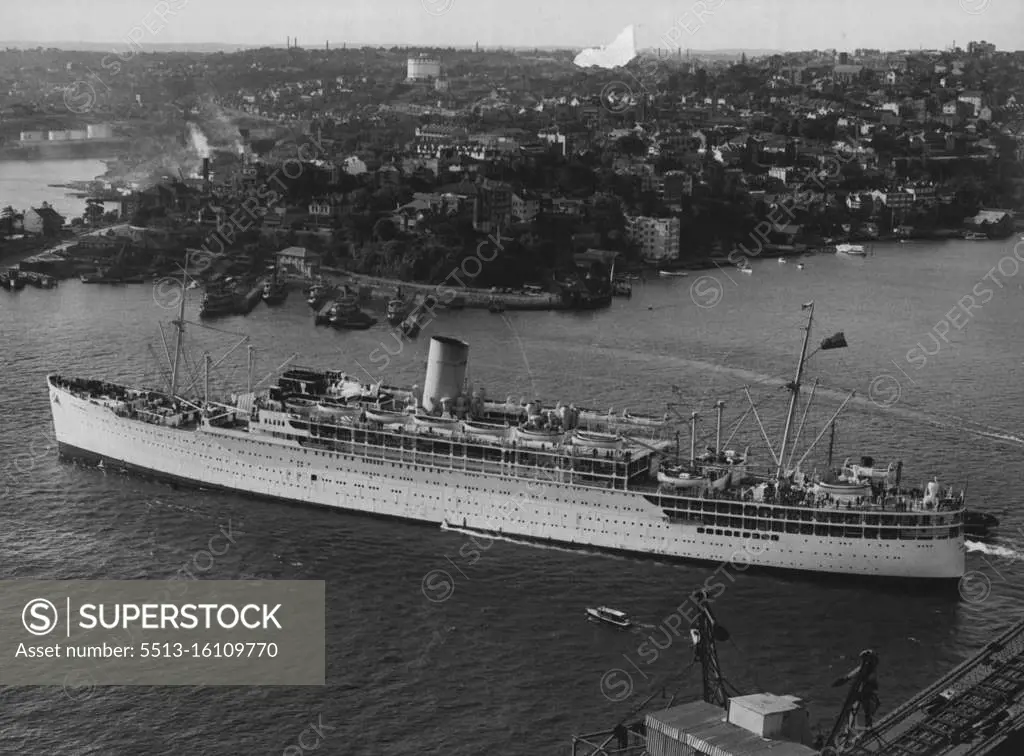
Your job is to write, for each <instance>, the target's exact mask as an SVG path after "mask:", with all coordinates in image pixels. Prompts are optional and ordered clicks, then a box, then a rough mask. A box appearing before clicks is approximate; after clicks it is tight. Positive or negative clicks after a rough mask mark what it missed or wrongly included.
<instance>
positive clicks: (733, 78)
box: [0, 40, 1024, 287]
mask: <svg viewBox="0 0 1024 756" xmlns="http://www.w3.org/2000/svg"><path fill="white" fill-rule="evenodd" d="M1022 70H1024V52H1002V51H997V50H996V49H995V47H994V46H993V45H991V44H988V43H986V42H971V43H969V44H968V45H967V46H966V47H965V48H961V47H953V48H951V49H948V50H932V51H913V52H906V51H904V52H883V51H879V50H852V51H835V50H828V51H811V52H801V53H788V54H777V55H771V56H767V57H760V58H751V59H748V58H747V57H746V55H741V56H739V57H738V58H736V57H730V56H718V57H714V56H704V57H702V58H699V59H698V58H696V57H691V56H690V54H689V53H687V52H685V51H683V50H654V51H648V52H647V53H645V54H644V55H642V56H641V57H639V58H637V59H635V60H633V61H632V62H630V63H629V64H628V65H627V66H625V67H621V68H617V69H614V70H602V69H591V70H589V71H586V72H584V71H581V70H580V69H579V68H578V67H576V66H574V65H573V63H572V53H571V52H570V51H553V52H552V51H540V50H538V51H522V50H519V51H493V50H490V51H481V50H479V49H476V50H454V49H441V50H413V49H407V48H401V49H400V48H391V49H383V48H377V49H371V48H361V49H345V48H341V49H334V48H332V47H331V46H330V44H329V43H328V44H327V45H326V46H325V47H324V48H322V49H304V48H302V47H299V46H298V44H297V43H296V42H295V41H294V40H289V41H288V46H287V48H286V49H280V48H278V49H272V48H264V49H260V50H248V51H242V52H236V53H231V54H223V53H218V54H213V55H201V54H196V53H166V54H163V53H154V54H149V55H146V56H134V55H127V56H121V57H113V56H110V55H106V56H102V55H100V54H93V53H84V52H68V51H59V50H43V49H38V50H35V51H19V52H18V53H17V54H14V52H12V51H7V52H6V53H0V139H2V140H3V142H2V144H0V150H2V156H3V158H4V159H12V158H14V159H18V158H21V159H24V158H26V157H42V158H46V157H48V156H50V155H51V154H52V155H57V156H60V155H64V154H66V153H67V151H68V150H72V149H74V148H75V146H76V145H82V146H83V148H84V147H90V148H91V149H93V150H97V149H99V150H101V152H103V151H104V150H105V152H104V155H105V156H106V157H109V158H110V159H109V160H108V161H107V164H108V166H109V170H108V172H107V175H106V176H103V177H98V180H97V181H95V182H92V183H87V184H85V185H81V186H76V187H74V188H75V189H77V190H79V191H80V192H82V194H83V196H87V197H88V209H87V211H86V213H85V215H84V216H82V217H80V218H66V219H65V218H60V217H59V216H57V217H54V216H56V213H54V211H53V210H52V209H50V208H47V207H33V208H28V207H25V208H22V207H18V206H17V205H16V204H15V203H11V199H10V198H8V199H7V201H6V202H5V203H4V204H6V205H8V207H6V208H4V209H3V210H2V211H0V237H6V238H7V241H6V242H0V254H4V251H5V250H7V252H8V253H9V252H10V251H11V250H14V251H24V250H25V249H34V248H35V247H36V246H38V245H39V244H44V242H45V243H46V244H48V243H49V242H50V240H52V239H53V238H56V237H60V236H62V235H67V234H68V233H69V231H73V232H77V233H79V234H81V233H82V232H85V231H88V230H94V229H96V228H106V227H108V226H112V225H113V224H117V223H120V224H121V225H120V226H118V228H119V229H120V230H117V231H115V230H111V231H108V232H106V233H104V234H99V235H93V236H91V237H81V239H82V240H85V239H89V240H88V241H80V242H79V244H78V246H82V245H83V244H84V246H86V247H88V251H89V255H88V259H89V261H88V265H89V266H95V264H96V256H97V255H102V254H109V255H115V254H116V255H120V256H121V258H125V257H126V252H125V250H126V247H127V249H128V252H127V259H129V260H131V259H135V258H143V259H144V260H145V266H144V267H149V266H150V265H151V264H153V256H154V254H157V256H158V257H160V258H161V260H162V261H163V262H166V260H163V258H167V259H170V258H172V257H174V256H175V255H177V254H179V253H180V251H181V250H183V249H185V248H202V249H205V250H206V251H207V252H209V253H211V254H214V255H217V256H222V257H224V258H225V259H233V260H235V261H236V262H237V260H239V259H243V260H248V261H249V263H250V264H251V265H252V266H257V267H258V269H260V270H262V266H264V265H265V263H266V260H267V259H269V258H271V257H273V255H275V254H276V253H277V252H278V251H280V250H282V249H293V248H299V249H302V250H304V254H306V255H308V257H309V259H315V260H316V261H317V263H318V264H322V265H323V266H325V267H327V268H331V269H339V270H346V271H349V272H353V273H360V274H365V275H370V276H379V277H383V278H387V279H396V280H403V281H419V282H437V281H439V280H441V279H443V278H444V277H445V276H446V275H447V274H448V272H449V271H450V270H451V269H452V267H453V265H454V266H456V267H457V266H458V265H459V264H460V262H461V261H463V260H464V259H466V258H467V257H470V256H472V255H474V254H475V253H476V250H477V249H478V247H479V245H480V244H481V243H482V242H484V241H486V240H488V239H491V240H496V241H495V242H494V243H495V244H496V246H497V248H498V250H497V252H496V255H495V259H494V262H490V263H488V265H486V266H484V269H483V270H482V271H481V273H480V275H479V278H478V279H477V280H475V282H474V285H476V286H481V287H492V286H502V287H521V286H522V285H523V284H524V283H527V282H543V283H544V284H545V285H550V284H551V283H552V282H553V281H556V280H559V279H564V277H565V276H566V275H572V274H575V273H578V272H580V270H581V266H582V268H584V269H587V270H588V271H589V270H590V269H591V267H592V266H594V265H597V266H600V267H604V268H606V267H607V265H608V264H609V263H611V261H613V260H614V261H615V263H614V264H616V265H618V266H619V270H620V271H626V270H637V269H639V268H642V267H645V266H646V267H655V268H659V269H663V270H665V269H674V268H700V267H707V266H709V265H711V264H715V263H722V262H724V261H725V260H727V259H730V260H731V259H732V257H730V255H732V256H733V257H734V256H735V253H736V252H737V250H738V251H740V252H741V253H742V254H744V255H747V256H756V255H759V254H762V253H764V254H771V255H778V256H784V255H789V254H803V253H806V252H808V251H815V250H820V249H822V248H826V247H828V245H834V244H836V243H845V242H849V241H867V242H871V241H874V240H886V239H907V240H910V239H917V238H919V239H941V238H948V237H962V236H964V235H967V234H970V235H973V237H969V238H1004V237H1007V236H1009V235H1011V234H1012V233H1013V232H1014V230H1015V229H1016V228H1018V227H1020V221H1018V220H1017V219H1016V217H1015V214H1016V213H1018V212H1019V211H1020V210H1021V209H1022V208H1024V170H1022V162H1021V161H1022V158H1024V73H1022ZM96 72H100V73H96ZM101 77H104V78H101ZM67 154H72V153H67ZM73 154H77V153H73ZM76 238H78V237H76ZM590 272H593V271H590ZM603 275H604V273H601V274H600V276H603ZM600 276H599V277H600Z"/></svg>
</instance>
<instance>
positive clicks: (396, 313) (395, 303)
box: [386, 299, 406, 326]
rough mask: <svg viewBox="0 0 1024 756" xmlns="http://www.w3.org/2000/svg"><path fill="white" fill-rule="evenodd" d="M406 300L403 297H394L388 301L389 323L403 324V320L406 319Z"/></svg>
mask: <svg viewBox="0 0 1024 756" xmlns="http://www.w3.org/2000/svg"><path fill="white" fill-rule="evenodd" d="M405 316H406V313H405V301H404V300H402V299H392V300H391V301H389V302H388V308H387V313H386V317H387V319H388V323H390V324H391V325H393V326H396V325H401V323H402V321H403V320H405Z"/></svg>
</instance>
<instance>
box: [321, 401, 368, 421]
mask: <svg viewBox="0 0 1024 756" xmlns="http://www.w3.org/2000/svg"><path fill="white" fill-rule="evenodd" d="M316 411H317V412H320V413H321V414H324V415H331V416H333V417H355V416H356V415H359V414H360V413H361V412H362V411H363V408H362V407H360V406H359V405H347V404H342V403H340V402H338V403H335V402H325V401H321V402H320V403H319V404H317V405H316Z"/></svg>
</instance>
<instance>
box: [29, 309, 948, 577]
mask: <svg viewBox="0 0 1024 756" xmlns="http://www.w3.org/2000/svg"><path fill="white" fill-rule="evenodd" d="M182 315H183V313H182ZM176 325H177V326H178V329H179V338H178V342H177V345H176V352H175V359H174V365H175V367H174V369H173V370H172V377H171V389H170V391H168V392H157V391H152V390H147V389H137V388H131V387H127V386H121V385H116V384H110V383H104V382H99V381H91V380H82V379H77V378H70V377H62V376H58V375H50V376H48V378H47V381H48V386H49V394H50V407H51V411H52V414H53V422H54V428H55V431H56V438H57V441H58V443H59V446H60V450H61V453H62V454H63V455H65V456H73V457H83V458H87V459H91V460H103V461H105V463H106V464H107V466H113V467H120V468H124V469H128V470H136V471H141V472H144V473H148V474H153V475H155V476H158V477H162V478H166V479H172V480H177V481H179V482H186V483H190V484H194V485H198V486H202V487H208V488H219V489H225V490H230V491H236V492H239V493H246V494H252V495H258V496H261V497H271V498H274V499H279V500H283V501H288V502H294V503H302V504H315V505H320V506H325V507H333V508H338V509H343V510H349V511H356V512H363V513H368V514H373V515H377V516H387V517H396V518H402V519H406V520H414V521H421V522H427V523H433V524H437V525H441V526H449V527H456V528H462V529H465V530H469V531H473V532H479V533H483V534H490V535H496V534H502V535H504V536H509V537H513V538H521V539H524V540H533V541H545V542H554V543H561V544H569V545H572V546H576V547H585V548H596V549H605V550H613V551H618V552H627V553H636V554H648V555H657V556H659V557H664V558H679V559H687V560H699V561H707V562H721V561H738V560H740V561H743V562H744V563H750V564H753V565H756V566H762V567H769V568H780V569H787V570H798V571H810V572H826V573H835V574H839V575H853V576H875V577H891V578H915V579H922V578H923V579H934V580H955V579H958V578H960V577H961V576H962V575H963V573H964V530H963V521H964V512H965V505H964V497H963V494H962V493H961V494H960V495H959V496H956V495H954V494H953V492H952V490H950V489H947V490H945V491H944V490H942V489H941V487H940V486H939V483H938V482H937V481H935V482H933V483H931V484H928V487H927V490H925V491H919V490H917V491H911V490H905V489H903V488H901V487H900V485H899V477H900V471H901V468H900V467H896V466H892V465H890V466H889V467H888V468H885V469H880V468H875V467H873V465H868V466H864V465H853V464H849V463H847V464H846V465H844V466H843V469H842V470H841V471H839V472H840V473H841V475H840V476H839V477H838V478H836V477H833V478H831V479H829V480H825V479H816V478H814V477H813V476H810V475H807V474H804V473H802V472H801V471H800V470H799V464H798V465H797V469H794V470H786V471H783V470H782V468H781V466H780V467H779V468H778V469H777V470H773V471H769V472H765V473H757V472H754V470H753V468H752V466H751V465H750V464H749V461H748V459H747V457H746V455H745V454H744V455H737V454H735V453H733V452H730V453H726V452H724V451H722V450H721V449H720V448H716V449H713V450H712V449H709V453H708V454H707V455H703V456H702V457H700V458H697V455H696V453H695V452H694V451H693V443H692V442H691V455H690V464H689V465H688V466H686V467H685V468H683V467H671V466H669V465H668V464H667V462H668V461H669V459H670V457H671V456H672V454H673V450H674V449H675V450H676V451H678V450H677V447H676V446H675V444H674V443H673V441H672V440H670V439H671V438H672V437H673V436H674V435H675V434H674V432H672V431H671V429H670V428H669V426H668V421H667V416H666V417H650V416H637V415H630V414H629V413H623V414H622V415H611V414H610V413H602V412H596V411H591V410H586V409H583V408H577V407H575V406H573V405H570V406H562V405H561V404H559V405H557V406H555V407H550V408H545V407H544V406H543V405H542V404H541V402H539V401H534V402H531V403H529V404H525V405H524V403H522V402H513V401H512V400H511V397H510V398H509V399H508V400H506V401H492V400H490V399H488V398H487V396H486V395H485V393H484V391H483V390H482V389H480V390H478V391H475V392H474V391H470V390H468V389H467V387H466V382H465V377H466V368H467V364H468V355H469V347H468V345H466V344H465V343H463V342H461V341H458V340H456V339H451V338H446V337H434V338H432V339H431V344H430V352H429V358H428V365H427V370H426V376H425V380H424V385H423V389H422V391H421V390H419V389H418V388H417V387H412V388H401V387H393V386H384V385H381V384H376V385H364V384H361V383H360V382H359V381H358V380H355V379H354V378H352V377H350V376H348V375H346V374H344V373H341V372H337V371H321V370H312V369H293V370H290V371H288V372H287V373H285V374H284V375H283V376H282V377H281V378H280V379H279V381H278V385H277V386H275V387H273V388H271V389H269V390H266V391H262V392H258V393H254V392H248V393H242V394H239V395H234V396H232V397H231V401H230V402H228V403H219V402H215V401H212V400H211V399H210V398H209V396H206V397H204V398H202V399H195V400H190V399H186V398H185V397H183V396H179V395H178V393H177V391H176V384H177V372H178V370H177V364H178V358H179V356H180V354H181V349H182V345H181V342H182V336H183V334H184V318H183V316H182V317H180V318H179V320H178V321H176ZM810 327H811V320H810V316H809V318H808V323H807V332H808V335H809V333H810ZM844 345H845V344H844ZM806 346H807V339H806V338H805V340H804V353H803V354H802V355H801V364H800V368H799V369H798V379H797V381H796V382H794V383H795V388H794V404H793V405H792V406H791V411H790V421H791V420H792V416H793V412H792V410H793V408H794V407H795V399H796V394H795V392H796V391H798V390H799V385H798V384H799V375H800V373H801V372H802V367H803V360H804V355H805V354H806ZM791 387H793V384H791ZM788 433H789V423H787V431H786V434H787V435H788ZM719 447H720V441H719ZM782 450H783V451H784V450H785V435H784V437H783V449H782ZM773 456H776V457H777V458H778V459H784V458H785V457H784V456H783V455H782V454H779V455H775V453H774V452H773ZM805 456H806V455H805Z"/></svg>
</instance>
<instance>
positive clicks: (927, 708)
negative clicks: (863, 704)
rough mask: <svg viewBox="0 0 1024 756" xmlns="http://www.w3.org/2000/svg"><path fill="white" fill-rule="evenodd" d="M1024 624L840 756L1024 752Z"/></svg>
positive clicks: (837, 752) (1011, 754)
mask: <svg viewBox="0 0 1024 756" xmlns="http://www.w3.org/2000/svg"><path fill="white" fill-rule="evenodd" d="M1022 734H1024V621H1020V622H1018V623H1016V624H1015V625H1013V626H1012V627H1011V628H1009V629H1008V630H1007V631H1006V632H1005V633H1003V635H1001V636H1000V637H999V638H997V639H996V640H994V641H992V642H991V643H989V644H988V645H987V646H985V648H984V649H982V650H981V651H980V652H979V653H978V654H976V655H975V656H974V657H972V658H970V659H968V660H967V661H965V662H964V663H963V664H961V665H960V666H958V667H957V668H956V669H954V670H952V671H951V672H949V673H948V674H946V675H945V676H943V677H941V678H939V679H938V680H937V681H936V682H935V683H933V684H932V685H930V686H928V687H927V688H925V689H924V690H922V691H921V692H919V693H918V694H917V695H915V696H913V697H912V698H911V699H910V700H909V701H907V702H906V703H904V704H902V705H901V706H899V707H898V708H897V709H895V710H893V711H892V712H891V713H890V714H888V715H887V716H886V717H884V718H883V719H882V720H881V721H879V722H877V723H876V724H875V725H874V726H873V727H871V726H870V725H869V727H868V729H867V730H866V731H864V732H862V733H860V734H859V735H857V737H856V738H854V739H853V740H852V742H848V743H847V744H844V745H842V746H841V747H840V746H838V745H837V747H836V748H834V749H833V751H832V754H835V755H836V756H1004V754H1005V756H1019V754H1021V753H1024V737H1022Z"/></svg>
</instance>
